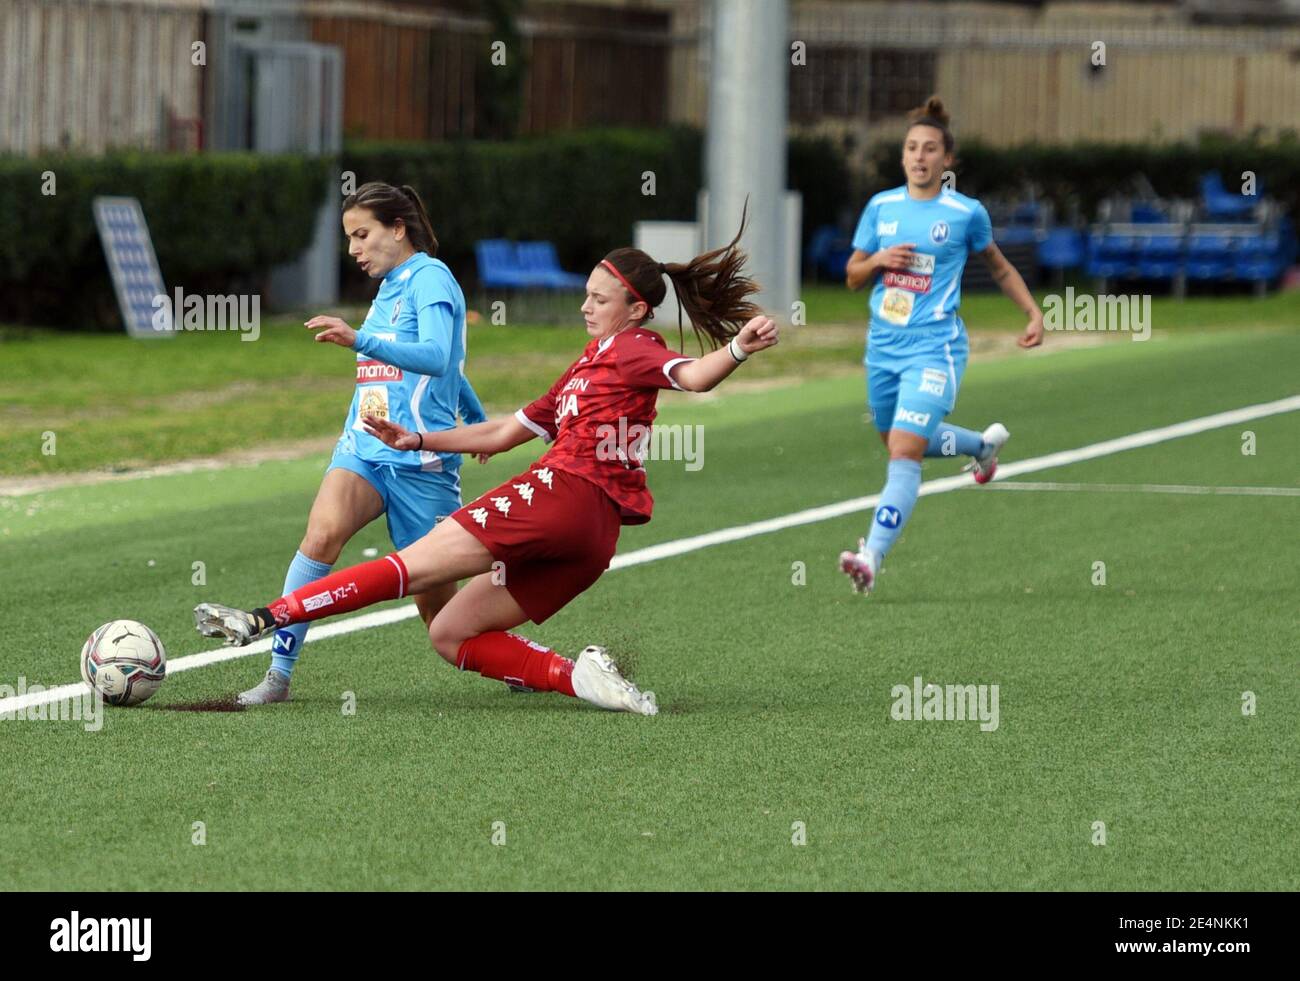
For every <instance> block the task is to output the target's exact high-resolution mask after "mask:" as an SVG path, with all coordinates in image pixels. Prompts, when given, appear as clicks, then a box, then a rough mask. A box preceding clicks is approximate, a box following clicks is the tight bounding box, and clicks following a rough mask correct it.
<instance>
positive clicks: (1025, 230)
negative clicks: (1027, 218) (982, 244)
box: [996, 225, 1038, 246]
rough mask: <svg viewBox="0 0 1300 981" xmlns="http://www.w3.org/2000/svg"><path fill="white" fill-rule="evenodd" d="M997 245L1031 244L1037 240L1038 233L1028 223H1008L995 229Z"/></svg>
mask: <svg viewBox="0 0 1300 981" xmlns="http://www.w3.org/2000/svg"><path fill="white" fill-rule="evenodd" d="M996 232H997V243H998V245H1000V246H1002V245H1007V246H1014V245H1032V244H1033V243H1035V242H1037V241H1038V234H1037V233H1036V232H1035V231H1034V229H1033V228H1032V227H1030V226H1029V225H1008V226H1006V227H1004V228H999V229H996Z"/></svg>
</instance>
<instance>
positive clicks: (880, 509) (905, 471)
mask: <svg viewBox="0 0 1300 981" xmlns="http://www.w3.org/2000/svg"><path fill="white" fill-rule="evenodd" d="M920 489H921V464H920V463H919V462H918V461H916V460H890V461H889V476H888V478H887V479H886V480H885V489H884V490H883V491H881V492H880V504H879V506H877V508H876V520H875V521H873V522H872V523H871V534H869V535H868V536H867V548H868V549H870V550H871V551H873V552H875V553H876V555H877V556H879V557H880V558H882V559H883V558H884V557H885V553H886V552H888V551H889V549H890V548H891V547H892V546H893V544H894V541H895V540H896V539H897V538H898V536H899V535H900V534H901V533H902V531H903V526H904V525H905V524H907V519H908V518H910V517H911V516H912V507H913V506H914V505H915V504H916V495H917V492H918V491H920Z"/></svg>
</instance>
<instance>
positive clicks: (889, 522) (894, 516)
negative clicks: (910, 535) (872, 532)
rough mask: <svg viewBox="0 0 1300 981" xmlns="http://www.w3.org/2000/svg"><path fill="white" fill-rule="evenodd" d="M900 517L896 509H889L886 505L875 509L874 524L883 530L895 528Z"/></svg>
mask: <svg viewBox="0 0 1300 981" xmlns="http://www.w3.org/2000/svg"><path fill="white" fill-rule="evenodd" d="M902 517H903V516H902V515H901V514H899V513H898V508H891V507H890V506H889V505H888V504H886V505H884V506H882V507H880V508H877V509H876V524H878V525H881V526H883V527H885V528H897V527H898V523H899V521H901V520H902Z"/></svg>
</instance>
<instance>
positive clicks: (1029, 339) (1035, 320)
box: [1016, 310, 1043, 348]
mask: <svg viewBox="0 0 1300 981" xmlns="http://www.w3.org/2000/svg"><path fill="white" fill-rule="evenodd" d="M1016 343H1017V344H1019V345H1020V346H1021V347H1023V348H1030V347H1038V345H1039V344H1042V343H1043V315H1042V314H1041V313H1040V312H1038V311H1037V310H1035V311H1034V315H1033V316H1032V317H1030V318H1029V323H1028V324H1026V325H1025V332H1024V334H1022V335H1021V336H1020V338H1019V339H1018V340H1017V341H1016Z"/></svg>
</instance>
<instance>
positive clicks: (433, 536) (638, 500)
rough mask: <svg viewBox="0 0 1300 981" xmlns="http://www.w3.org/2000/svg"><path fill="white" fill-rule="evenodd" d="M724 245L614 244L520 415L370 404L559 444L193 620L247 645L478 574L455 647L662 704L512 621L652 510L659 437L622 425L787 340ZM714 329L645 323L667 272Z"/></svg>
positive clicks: (433, 627)
mask: <svg viewBox="0 0 1300 981" xmlns="http://www.w3.org/2000/svg"><path fill="white" fill-rule="evenodd" d="M739 238H740V236H739V235H737V236H736V239H735V240H733V241H732V242H731V244H730V245H728V246H727V247H725V248H722V249H717V250H715V251H713V252H708V253H706V254H704V255H701V256H696V257H695V258H694V259H692V260H691V261H690V262H685V263H667V264H665V263H660V262H656V261H655V260H654V259H652V258H651V257H650V256H648V255H646V253H644V252H642V251H640V250H639V249H628V248H623V249H615V250H614V251H613V252H611V253H609V255H607V256H606V257H605V258H604V259H603V260H601V262H600V264H599V265H597V266H596V268H595V269H593V270H592V272H591V275H590V276H589V277H588V279H587V296H586V300H585V302H584V303H583V305H582V313H583V317H584V319H585V322H586V327H587V334H588V335H589V336H590V337H591V340H590V342H589V343H588V344H587V346H586V348H585V349H584V350H583V352H582V356H581V357H580V358H578V360H577V361H575V362H574V363H573V364H572V365H570V367H569V369H568V370H567V371H565V372H564V374H563V375H561V376H560V378H559V379H558V380H557V381H556V382H555V384H554V385H552V386H551V388H550V390H549V391H548V392H547V393H546V394H545V395H543V396H542V397H541V398H539V399H537V400H536V401H534V402H533V403H531V404H530V405H527V406H525V407H524V408H522V409H520V410H519V411H518V412H516V413H515V414H514V415H513V416H507V417H505V418H501V419H494V420H491V421H490V422H483V423H478V424H477V425H472V426H461V427H457V428H455V429H449V430H444V431H440V432H428V433H412V432H408V431H407V430H406V429H403V428H402V427H401V426H398V425H396V424H395V423H393V422H391V421H389V420H383V419H378V418H369V419H367V420H365V421H366V423H367V427H368V430H369V432H370V433H371V434H372V435H374V436H376V437H378V438H379V439H381V440H383V441H384V442H385V443H387V444H388V445H389V446H391V447H393V448H395V449H398V450H408V451H410V452H412V453H414V452H417V451H419V450H426V451H427V450H433V451H436V452H441V453H456V452H459V453H501V452H503V451H505V450H508V449H510V448H511V447H514V446H518V445H519V444H521V443H524V442H527V441H528V440H530V439H532V438H534V437H540V438H541V439H543V440H544V441H546V442H549V443H551V444H552V446H551V448H550V450H549V451H548V452H547V453H546V454H545V455H544V456H542V458H541V459H539V460H538V461H537V462H536V463H535V464H533V466H531V467H529V468H528V469H527V470H525V471H524V472H523V473H520V474H518V475H517V476H515V477H512V478H511V479H510V480H507V481H506V482H505V483H503V484H501V485H500V486H499V487H496V488H494V489H493V490H490V491H488V492H487V493H486V494H483V495H481V496H480V497H479V498H477V499H476V500H474V501H471V502H470V503H468V504H466V505H465V506H464V507H462V508H461V509H460V510H458V511H456V512H454V513H453V514H452V515H451V520H446V521H443V522H441V523H439V524H438V525H436V526H435V527H434V528H433V530H432V531H430V532H429V533H428V534H427V535H425V536H424V537H423V538H421V539H420V540H419V541H417V542H415V543H413V544H412V545H410V546H408V547H406V548H404V549H402V550H400V551H398V552H395V553H393V554H391V555H387V556H384V557H383V558H380V559H376V560H374V561H372V562H366V563H362V564H361V565H356V566H352V567H351V568H349V569H344V570H343V571H341V572H335V573H333V574H331V575H328V576H326V577H325V578H323V579H320V580H318V581H316V582H313V583H311V584H310V585H308V586H305V587H303V588H302V589H298V590H295V591H294V592H292V593H290V594H288V595H287V596H282V597H281V598H280V599H277V600H275V601H274V602H272V603H270V604H268V605H267V606H265V607H259V608H258V609H256V610H253V611H252V612H245V611H243V610H238V609H234V608H232V607H227V606H221V605H219V604H215V603H204V604H201V605H200V606H198V607H197V608H196V609H195V611H194V619H195V625H196V626H197V628H198V630H199V632H200V633H202V634H204V635H205V636H209V637H224V638H225V639H226V642H227V644H232V645H243V644H247V643H249V642H250V641H252V640H254V639H256V638H257V637H260V636H262V635H263V634H265V633H267V632H269V631H271V630H273V629H275V628H277V627H283V626H285V625H286V624H291V623H301V622H304V621H309V620H318V619H321V618H322V617H326V616H333V615H335V614H339V613H348V612H351V611H352V610H357V609H360V608H361V607H364V606H369V605H370V604H372V603H379V602H382V601H384V600H391V599H395V598H397V597H401V596H406V595H409V594H412V593H420V592H423V591H425V590H428V589H430V588H431V587H432V586H434V585H437V584H441V583H453V582H456V581H458V580H461V579H466V578H470V577H472V578H471V579H470V582H469V583H468V584H467V585H466V586H465V587H464V588H463V589H461V590H460V591H459V592H458V593H457V594H456V595H455V596H454V597H453V598H452V599H451V600H450V601H449V602H448V603H447V605H446V606H444V607H443V608H442V610H440V611H439V612H438V614H437V616H435V617H434V618H433V621H432V622H431V623H430V624H429V639H430V640H431V641H432V643H433V646H434V648H435V649H436V650H437V651H438V653H439V654H441V655H442V657H444V658H445V659H446V660H447V661H449V662H450V663H452V664H454V665H456V666H457V667H458V668H460V669H462V670H468V671H477V672H478V673H479V674H481V675H484V676H485V677H489V678H496V679H498V680H500V681H504V682H506V683H507V684H510V685H513V686H515V687H520V688H527V689H532V690H534V691H559V692H563V693H564V694H566V695H571V696H577V697H579V698H582V699H584V700H586V701H588V702H591V703H593V704H595V705H599V706H600V707H602V708H607V709H616V710H621V711H627V712H637V713H640V714H643V715H654V714H656V712H657V711H658V709H657V706H656V703H655V697H654V693H653V692H641V691H639V690H638V689H637V687H636V686H635V685H633V684H632V683H631V682H629V681H627V680H626V679H624V678H623V676H622V675H621V674H620V673H619V671H618V668H617V666H616V665H615V664H614V662H613V661H612V660H611V659H610V658H609V656H608V654H607V653H606V651H605V650H604V648H601V647H597V646H591V647H588V648H586V649H585V650H584V651H582V653H581V654H580V655H579V656H578V659H577V661H576V662H574V661H570V660H569V659H568V658H564V657H561V656H560V655H558V654H556V653H555V652H554V651H551V650H549V649H547V648H545V647H543V646H542V645H540V644H537V643H535V642H533V641H530V640H527V639H525V638H524V637H521V636H519V635H517V634H513V633H509V631H510V630H512V629H513V628H514V627H517V626H519V625H520V624H522V623H523V622H524V621H526V620H532V621H533V622H534V623H542V622H544V621H545V620H546V619H547V618H549V617H550V616H551V615H552V614H554V613H555V612H556V611H557V610H559V609H560V608H561V607H563V606H564V605H565V604H567V603H568V602H569V601H570V600H572V599H573V598H574V597H575V596H577V595H578V594H579V593H581V592H583V590H585V589H586V588H587V587H588V586H590V585H591V584H592V583H594V582H595V581H596V580H597V579H598V578H599V577H600V574H601V573H602V572H604V571H605V569H606V568H608V566H609V561H610V559H611V558H612V557H613V555H614V549H615V546H616V544H617V543H618V533H619V528H620V526H621V525H624V524H641V523H643V522H646V521H649V520H650V516H651V512H652V510H653V507H654V499H653V498H652V497H651V495H650V491H649V490H648V489H647V487H646V479H645V467H644V465H643V463H642V457H643V454H644V448H645V442H646V440H645V438H643V437H642V438H632V439H627V440H625V442H624V444H623V445H617V440H616V439H613V438H611V435H610V434H611V433H617V434H619V436H620V437H622V435H623V434H629V435H630V434H643V433H644V434H646V435H648V434H649V431H650V425H651V422H652V421H653V420H654V417H655V401H656V399H657V397H658V392H659V389H661V388H670V387H671V388H676V389H679V390H683V391H691V392H707V391H709V390H710V389H712V388H714V387H715V386H716V385H717V384H718V383H719V382H721V381H722V380H723V379H724V378H726V377H727V376H728V375H730V374H731V373H732V372H733V371H735V370H736V368H738V367H739V366H740V365H741V363H742V362H744V361H745V360H746V359H747V358H748V357H749V356H750V355H751V354H754V353H756V352H758V351H762V350H764V349H765V348H769V347H771V346H772V345H774V344H776V343H777V326H776V324H775V323H774V322H773V321H772V320H771V319H770V318H768V317H766V316H764V315H763V314H762V311H761V310H759V309H758V308H757V307H756V306H755V305H754V304H753V303H751V302H750V301H749V299H748V297H749V296H750V295H751V294H753V293H754V292H756V291H757V287H756V286H755V284H754V283H753V281H752V280H750V279H748V278H747V277H746V276H744V275H743V273H742V267H743V264H744V260H745V256H744V253H742V252H741V251H740V250H739V249H737V247H736V243H737V242H738V241H739ZM665 275H667V277H668V279H669V280H670V281H671V282H672V284H673V289H674V292H675V293H676V295H677V299H678V301H679V302H680V304H681V307H682V309H683V310H684V311H685V312H686V315H687V316H688V317H689V318H690V321H691V327H692V328H693V330H694V331H695V333H696V334H697V336H699V337H700V339H701V340H702V341H704V342H706V343H708V345H709V346H710V347H711V348H713V350H712V351H711V353H709V354H706V355H704V356H703V357H700V358H691V357H688V356H686V355H683V354H678V353H677V352H675V351H672V350H669V348H668V347H667V345H665V343H664V340H663V338H662V337H660V336H659V335H658V334H657V333H655V332H654V331H652V330H649V329H647V328H646V326H645V324H646V321H648V320H650V319H652V318H653V316H654V313H653V311H654V308H655V307H657V306H658V305H659V304H660V303H661V302H662V301H663V299H664V297H665V295H666V293H667V289H666V287H665V286H664V276H665Z"/></svg>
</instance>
